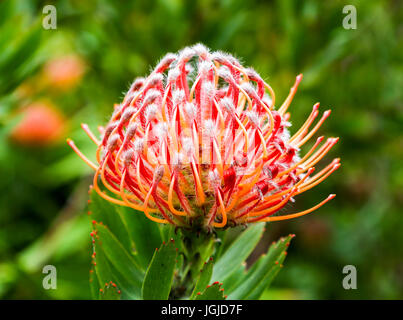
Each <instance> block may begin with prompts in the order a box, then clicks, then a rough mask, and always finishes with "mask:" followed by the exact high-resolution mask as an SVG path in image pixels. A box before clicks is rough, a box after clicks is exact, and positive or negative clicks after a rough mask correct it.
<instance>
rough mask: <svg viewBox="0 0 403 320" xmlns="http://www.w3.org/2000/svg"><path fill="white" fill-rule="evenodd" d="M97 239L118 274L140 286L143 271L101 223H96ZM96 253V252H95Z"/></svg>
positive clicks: (133, 284)
mask: <svg viewBox="0 0 403 320" xmlns="http://www.w3.org/2000/svg"><path fill="white" fill-rule="evenodd" d="M96 230H97V231H98V234H97V236H98V240H97V242H98V243H99V242H100V247H101V248H102V250H103V252H104V253H105V256H106V257H107V258H108V261H109V262H110V263H111V265H112V266H113V267H114V268H116V270H117V271H118V272H119V273H120V275H121V276H122V277H123V278H124V279H125V280H126V281H127V282H128V283H129V284H131V285H132V286H133V287H136V288H141V283H142V279H143V273H142V272H141V269H140V267H139V265H138V264H137V263H136V261H135V260H134V259H133V257H132V256H131V255H130V254H129V253H128V252H127V251H126V250H125V248H124V247H123V245H122V244H121V243H120V242H119V240H118V239H117V238H116V237H115V236H114V235H113V234H112V233H111V232H110V231H109V230H108V229H107V227H106V226H104V225H103V224H100V223H97V224H96ZM97 254H98V253H97Z"/></svg>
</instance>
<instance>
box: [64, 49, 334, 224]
mask: <svg viewBox="0 0 403 320" xmlns="http://www.w3.org/2000/svg"><path fill="white" fill-rule="evenodd" d="M301 80H302V75H299V76H297V78H296V81H295V84H294V85H293V87H292V88H291V90H290V93H289V95H288V97H287V98H286V99H285V101H284V102H283V103H282V104H281V106H280V107H278V108H277V106H276V104H275V101H276V100H275V95H274V91H273V89H272V88H271V87H270V86H269V85H268V84H267V83H266V82H265V81H264V80H263V79H262V78H261V77H260V76H259V75H258V74H257V73H256V72H255V71H254V70H253V69H251V68H244V67H243V66H242V65H241V64H240V63H239V62H238V60H237V59H235V58H234V57H232V56H230V55H228V54H226V53H222V52H210V51H209V49H207V48H206V47H204V46H203V45H200V44H198V45H195V46H193V47H190V48H185V49H183V50H181V51H180V52H179V53H178V54H168V55H166V56H165V57H164V58H162V59H161V61H160V62H159V63H158V65H157V66H156V68H155V69H154V71H153V72H152V73H151V74H150V75H149V76H148V77H147V78H139V79H137V80H135V81H134V83H133V84H132V86H131V88H130V89H129V91H128V92H127V94H126V96H125V98H124V99H123V101H122V103H120V104H118V105H116V106H115V107H114V112H113V114H112V117H111V120H110V121H109V123H108V124H107V126H106V127H105V128H103V127H101V128H99V129H100V137H99V138H98V137H97V136H96V135H95V134H94V133H92V131H91V130H90V128H89V127H88V126H87V125H85V124H83V126H82V127H83V129H84V131H85V132H86V133H87V134H88V136H89V138H90V139H91V140H92V141H93V142H94V143H95V144H96V145H97V146H98V149H97V153H96V159H97V164H94V163H93V162H91V161H90V160H88V159H87V158H86V157H85V156H84V155H83V154H82V153H81V152H80V151H79V150H78V149H77V147H76V146H75V145H74V143H73V142H72V141H71V140H69V144H70V146H71V147H72V148H73V149H74V150H75V151H76V152H77V153H78V155H79V156H80V157H81V158H82V159H83V160H84V161H85V162H86V163H87V164H88V165H89V166H90V167H92V168H93V169H94V170H95V176H94V180H93V185H94V189H95V190H96V191H97V192H98V193H99V194H100V195H101V196H102V197H103V198H105V199H107V200H108V201H111V202H113V203H115V204H118V205H124V206H128V207H132V208H134V209H136V210H140V211H143V212H144V213H145V215H146V216H147V217H148V218H149V219H151V220H153V221H156V222H160V223H171V224H176V225H180V226H191V225H192V224H195V223H200V221H201V222H202V223H203V224H204V226H206V227H216V228H221V227H225V226H227V225H237V224H244V223H251V222H259V221H278V220H286V219H291V218H295V217H299V216H302V215H305V214H307V213H310V212H312V211H314V210H316V209H318V208H319V207H320V206H322V205H323V204H325V203H326V202H327V201H329V200H331V199H332V198H333V197H334V195H330V196H328V197H327V198H326V199H325V200H323V201H322V202H320V203H319V204H317V205H315V206H314V207H312V208H310V209H307V210H304V211H302V212H297V213H294V214H288V215H275V214H276V213H278V212H279V211H280V210H281V209H282V208H284V206H285V205H286V204H287V203H289V202H290V201H294V197H295V196H297V195H298V194H300V193H302V192H305V191H307V190H309V189H311V188H313V187H315V186H316V185H317V184H319V183H320V182H322V181H323V180H325V179H326V178H327V177H328V176H329V175H330V174H331V173H333V172H334V171H335V170H337V169H338V168H339V166H340V162H339V159H335V160H333V161H332V162H331V163H330V164H329V165H327V166H326V167H325V168H324V169H322V170H320V171H319V170H317V173H316V174H315V175H313V172H314V166H315V165H316V164H317V163H318V162H319V161H320V160H321V159H322V158H323V157H324V156H325V155H326V154H327V152H329V150H330V149H331V148H332V147H333V146H334V144H335V143H336V142H337V141H338V138H329V139H327V140H326V141H324V142H323V140H324V139H323V137H320V138H318V139H317V140H316V142H315V143H314V144H313V146H312V147H311V149H310V150H309V151H308V152H307V153H306V154H305V155H301V156H300V155H299V148H300V147H301V146H302V145H304V144H305V143H306V142H308V141H309V140H311V138H312V137H313V136H314V135H315V134H316V132H317V131H318V129H319V128H320V126H321V125H322V124H323V122H324V121H325V120H326V118H327V117H328V116H329V115H330V110H328V111H325V112H324V113H323V114H322V116H321V117H320V118H319V120H316V118H317V117H318V116H319V113H320V112H319V104H315V105H314V107H313V110H312V113H311V114H310V116H309V117H308V119H307V120H306V122H305V123H304V124H303V125H302V126H301V128H300V129H299V130H297V131H296V132H295V134H294V135H292V136H291V135H290V133H289V131H288V127H289V126H290V123H289V122H288V120H289V118H290V113H289V112H287V110H288V108H289V106H290V104H291V101H292V99H293V97H294V95H295V93H296V91H297V88H298V85H299V84H300V82H301Z"/></svg>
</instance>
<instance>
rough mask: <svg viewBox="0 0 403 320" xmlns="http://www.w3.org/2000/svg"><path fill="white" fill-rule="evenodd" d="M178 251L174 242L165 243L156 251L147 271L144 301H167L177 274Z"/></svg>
mask: <svg viewBox="0 0 403 320" xmlns="http://www.w3.org/2000/svg"><path fill="white" fill-rule="evenodd" d="M176 257H177V250H176V248H175V244H174V241H169V242H168V243H163V244H162V245H161V247H160V248H159V249H157V250H155V253H154V256H153V258H152V260H151V263H150V266H149V267H148V269H147V272H146V275H145V278H144V282H143V287H142V297H143V299H144V300H167V299H168V297H169V292H170V291H171V286H172V281H173V277H174V272H175V265H176Z"/></svg>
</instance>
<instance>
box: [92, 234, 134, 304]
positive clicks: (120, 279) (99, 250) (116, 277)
mask: <svg viewBox="0 0 403 320" xmlns="http://www.w3.org/2000/svg"><path fill="white" fill-rule="evenodd" d="M97 230H98V229H97ZM95 239H96V240H95V243H94V251H95V254H96V255H95V257H94V258H93V262H94V263H95V264H94V266H95V268H94V269H95V272H96V276H97V278H98V292H97V294H96V299H99V298H100V295H99V289H100V288H102V287H103V286H104V285H105V283H108V282H109V281H111V280H112V281H114V282H116V283H117V285H118V286H119V288H120V290H121V291H122V299H140V297H141V295H140V294H141V286H140V284H139V282H138V281H137V284H135V285H133V281H132V280H131V279H129V280H128V279H127V277H126V276H123V275H122V274H121V273H120V272H119V271H118V270H117V269H116V268H114V266H113V265H112V263H111V262H110V261H109V260H108V258H107V256H106V255H105V253H104V250H103V245H101V244H100V242H102V240H100V239H99V238H98V239H97V238H96V237H95ZM123 274H125V273H123Z"/></svg>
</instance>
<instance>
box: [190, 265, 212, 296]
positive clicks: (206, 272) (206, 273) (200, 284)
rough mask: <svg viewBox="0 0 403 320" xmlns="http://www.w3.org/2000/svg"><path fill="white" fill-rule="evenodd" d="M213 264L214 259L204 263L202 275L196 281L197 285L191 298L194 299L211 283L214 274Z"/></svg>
mask: <svg viewBox="0 0 403 320" xmlns="http://www.w3.org/2000/svg"><path fill="white" fill-rule="evenodd" d="M213 266H214V264H213V259H210V260H209V261H207V262H206V263H205V264H204V266H203V269H202V270H200V275H199V277H198V279H197V281H196V286H195V288H194V289H193V292H192V294H191V296H190V300H193V299H194V298H195V297H196V296H197V293H199V292H202V291H203V290H204V289H205V288H206V287H207V285H208V284H209V283H210V279H211V276H212V274H213Z"/></svg>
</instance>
